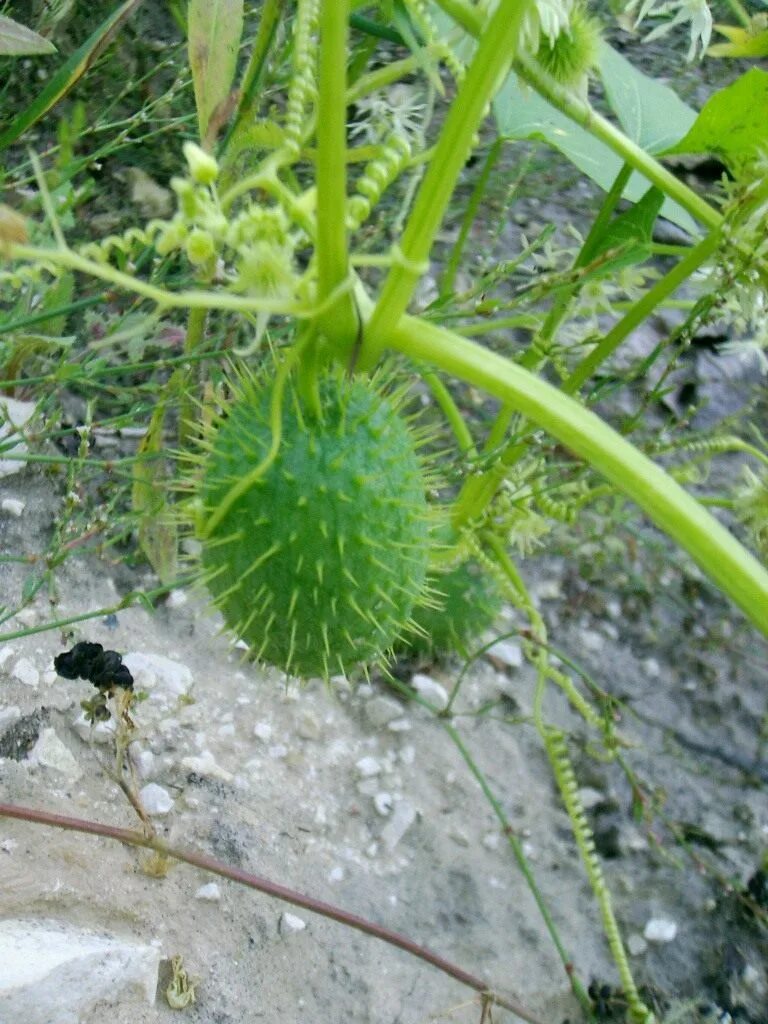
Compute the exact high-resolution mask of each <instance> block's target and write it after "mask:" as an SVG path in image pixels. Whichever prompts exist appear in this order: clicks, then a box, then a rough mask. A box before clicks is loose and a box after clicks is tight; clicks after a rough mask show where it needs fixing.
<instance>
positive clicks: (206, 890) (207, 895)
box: [195, 882, 221, 903]
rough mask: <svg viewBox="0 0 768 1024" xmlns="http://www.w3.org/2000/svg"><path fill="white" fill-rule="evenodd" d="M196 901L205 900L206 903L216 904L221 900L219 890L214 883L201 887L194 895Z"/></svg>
mask: <svg viewBox="0 0 768 1024" xmlns="http://www.w3.org/2000/svg"><path fill="white" fill-rule="evenodd" d="M195 899H196V900H205V901H206V902H208V903H218V902H219V900H220V899H221V889H220V888H219V887H218V885H217V884H216V883H215V882H208V884H207V885H201V886H200V888H199V889H198V890H197V892H196V893H195Z"/></svg>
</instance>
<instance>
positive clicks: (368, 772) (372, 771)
mask: <svg viewBox="0 0 768 1024" xmlns="http://www.w3.org/2000/svg"><path fill="white" fill-rule="evenodd" d="M355 770H356V771H357V774H358V775H359V776H360V778H361V779H371V778H373V776H374V775H379V774H380V772H381V765H380V764H379V762H378V761H377V760H376V758H375V757H361V758H360V760H359V761H357V762H356V763H355Z"/></svg>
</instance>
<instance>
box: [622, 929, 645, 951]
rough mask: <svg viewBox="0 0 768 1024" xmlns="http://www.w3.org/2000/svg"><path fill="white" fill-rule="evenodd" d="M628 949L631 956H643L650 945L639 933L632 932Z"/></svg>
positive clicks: (628, 939) (628, 940)
mask: <svg viewBox="0 0 768 1024" xmlns="http://www.w3.org/2000/svg"><path fill="white" fill-rule="evenodd" d="M627 949H628V950H629V955H630V956H642V955H643V953H644V952H645V951H646V950H647V949H648V943H647V942H646V941H645V939H644V938H643V936H642V935H640V934H639V933H638V932H632V934H631V935H629V936H627Z"/></svg>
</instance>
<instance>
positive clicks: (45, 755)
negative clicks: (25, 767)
mask: <svg viewBox="0 0 768 1024" xmlns="http://www.w3.org/2000/svg"><path fill="white" fill-rule="evenodd" d="M28 757H29V761H30V762H31V763H32V764H39V765H42V766H43V768H50V769H51V770H52V771H55V772H59V773H60V774H61V775H65V776H66V777H67V778H68V779H69V780H70V781H72V782H75V781H76V780H77V779H79V778H80V776H81V775H82V774H83V771H82V769H81V767H80V765H79V764H78V763H77V761H76V760H75V758H74V757H73V755H72V751H71V750H70V749H69V747H67V746H65V745H64V744H63V743H62V742H61V740H60V739H59V737H58V736H57V735H56V730H55V729H51V728H48V729H43V730H42V731H41V733H40V736H39V737H38V740H37V743H35V745H34V747H33V748H32V749H31V750H30V752H29V755H28Z"/></svg>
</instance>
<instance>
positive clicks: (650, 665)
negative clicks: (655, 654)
mask: <svg viewBox="0 0 768 1024" xmlns="http://www.w3.org/2000/svg"><path fill="white" fill-rule="evenodd" d="M641 668H642V669H643V671H644V672H645V674H646V675H647V676H648V678H649V679H658V678H659V676H660V675H661V666H660V665H659V663H658V661H656V659H655V658H646V659H645V661H644V662H643V663H642V665H641Z"/></svg>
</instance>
